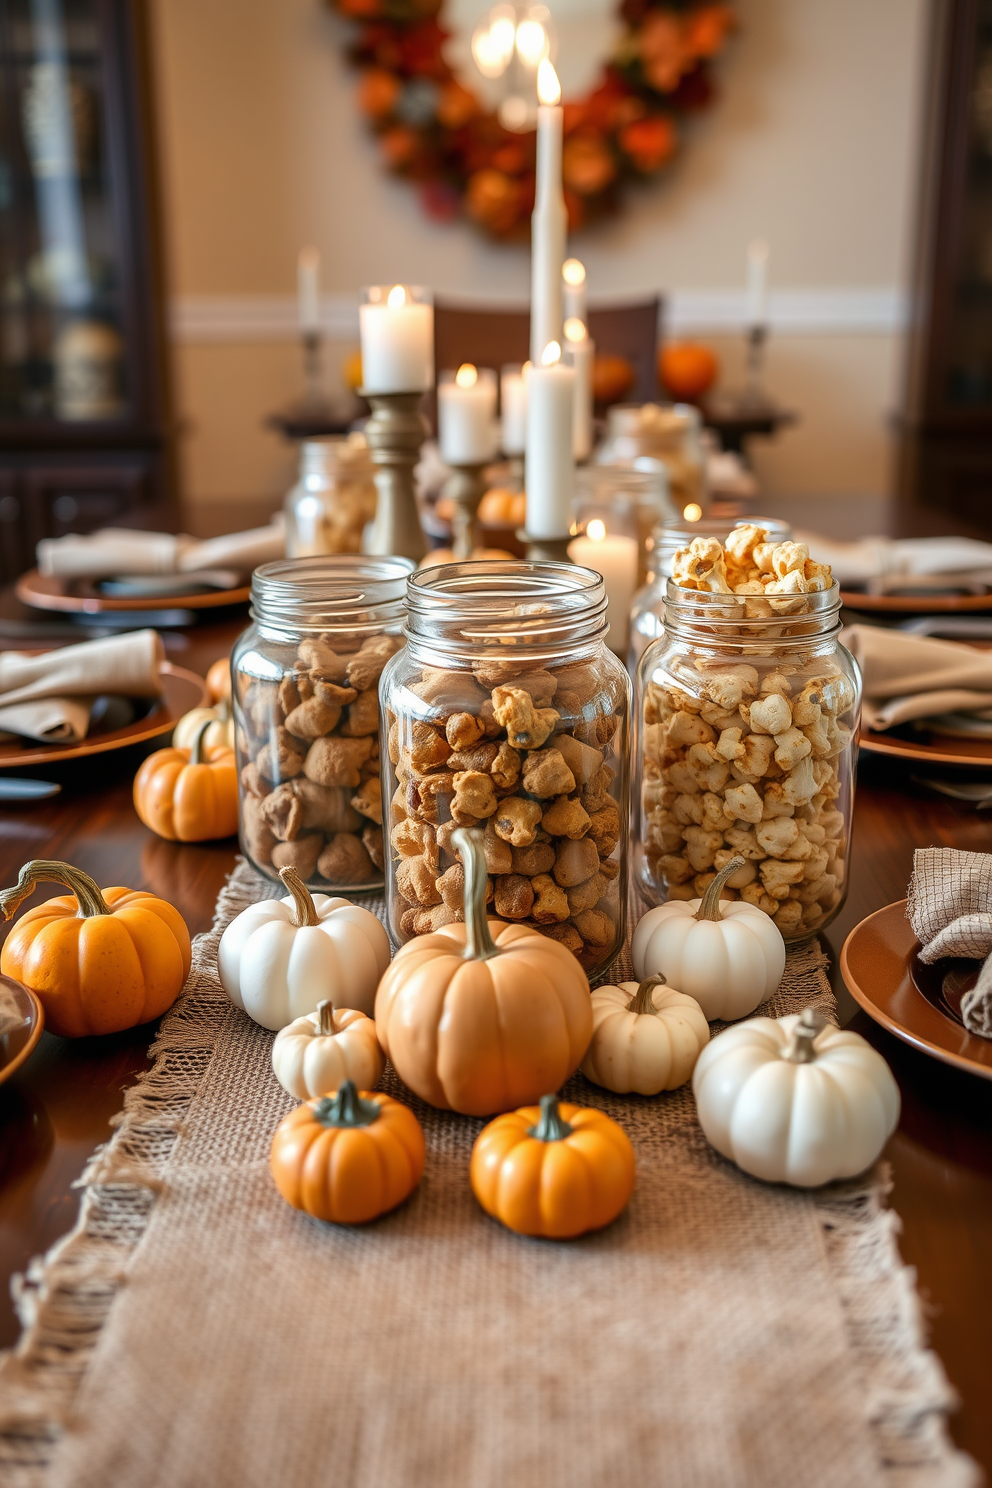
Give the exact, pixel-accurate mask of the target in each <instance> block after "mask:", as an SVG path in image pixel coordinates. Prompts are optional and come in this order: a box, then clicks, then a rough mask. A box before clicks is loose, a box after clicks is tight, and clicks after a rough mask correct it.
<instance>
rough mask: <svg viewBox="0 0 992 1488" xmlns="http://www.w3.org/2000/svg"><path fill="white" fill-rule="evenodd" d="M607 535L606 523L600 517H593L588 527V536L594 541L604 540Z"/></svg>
mask: <svg viewBox="0 0 992 1488" xmlns="http://www.w3.org/2000/svg"><path fill="white" fill-rule="evenodd" d="M605 536H606V523H605V522H601V521H600V520H599V518H598V517H593V519H592V521H591V522H590V523H589V524H588V526H587V527H586V537H591V538H592V540H593V542H602V541H603V538H604V537H605Z"/></svg>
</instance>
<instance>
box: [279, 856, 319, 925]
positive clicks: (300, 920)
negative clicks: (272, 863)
mask: <svg viewBox="0 0 992 1488" xmlns="http://www.w3.org/2000/svg"><path fill="white" fill-rule="evenodd" d="M279 877H280V878H281V879H282V881H283V883H284V884H285V885H286V887H287V889H288V890H289V892H290V893H291V894H292V896H293V898H294V899H295V900H296V927H297V929H300V928H301V927H302V926H304V925H319V924H320V917H319V915H318V914H317V906H316V905H315V904H314V902H313V898H312V897H311V894H310V890H309V889H308V888H307V886H306V884H305V883H304V882H303V880H302V878H301V877H300V875H299V874H298V873H297V871H296V869H295V868H280V869H279Z"/></svg>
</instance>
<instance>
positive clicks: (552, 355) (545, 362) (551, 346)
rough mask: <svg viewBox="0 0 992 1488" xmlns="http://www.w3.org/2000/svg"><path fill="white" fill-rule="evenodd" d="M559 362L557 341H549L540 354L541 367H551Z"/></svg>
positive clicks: (559, 351) (559, 354)
mask: <svg viewBox="0 0 992 1488" xmlns="http://www.w3.org/2000/svg"><path fill="white" fill-rule="evenodd" d="M560 361H561V347H560V346H559V345H558V342H557V341H549V342H548V344H547V346H546V347H545V348H544V350H543V351H542V353H541V366H542V367H553V366H554V365H555V363H556V362H560Z"/></svg>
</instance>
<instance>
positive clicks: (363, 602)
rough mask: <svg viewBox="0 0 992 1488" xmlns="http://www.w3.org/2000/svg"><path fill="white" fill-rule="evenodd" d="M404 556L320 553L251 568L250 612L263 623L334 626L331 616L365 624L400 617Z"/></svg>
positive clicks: (408, 567) (406, 570)
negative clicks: (253, 569) (309, 556)
mask: <svg viewBox="0 0 992 1488" xmlns="http://www.w3.org/2000/svg"><path fill="white" fill-rule="evenodd" d="M413 566H414V565H413V562H412V560H411V559H409V558H397V557H382V558H379V557H371V556H366V555H364V554H353V553H337V554H321V555H318V556H315V557H311V558H284V559H279V560H277V561H276V562H274V563H263V564H262V565H261V566H260V567H259V568H256V570H255V572H254V573H253V575H252V582H251V613H252V616H253V618H255V619H257V620H259V621H261V622H262V623H265V622H266V621H268V622H270V623H274V624H278V623H281V624H284V625H294V624H295V625H300V626H303V627H307V626H311V625H313V626H320V627H322V628H330V627H333V625H334V623H335V620H336V619H339V620H340V621H341V623H342V624H345V625H348V626H351V627H354V626H355V625H358V626H362V625H367V626H369V627H371V626H373V625H377V624H381V623H382V622H383V621H384V620H389V619H399V618H401V617H402V614H403V609H404V604H405V600H406V581H407V578H408V576H409V574H410V572H411V571H412V569H413Z"/></svg>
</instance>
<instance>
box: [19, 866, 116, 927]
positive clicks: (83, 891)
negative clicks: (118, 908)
mask: <svg viewBox="0 0 992 1488" xmlns="http://www.w3.org/2000/svg"><path fill="white" fill-rule="evenodd" d="M40 883H60V884H64V885H65V886H66V888H69V889H71V890H72V892H73V893H74V894H75V896H76V903H77V904H78V905H79V914H78V916H77V918H79V919H81V920H89V919H92V918H93V917H94V916H95V915H109V914H113V910H112V909H111V908H110V905H109V904H108V903H107V901H106V900H105V899H104V897H103V894H102V893H101V892H100V889H99V887H98V886H97V884H96V882H95V880H93V879H92V878H90V876H89V874H88V873H84V872H83V870H82V869H81V868H73V867H72V865H71V864H69V863H60V862H58V861H57V860H56V859H53V858H33V859H32V860H31V862H30V863H25V864H24V867H23V868H22V869H21V871H20V873H19V874H18V875H17V882H16V884H15V885H14V887H13V888H12V889H3V890H0V914H2V915H3V917H4V919H5V920H9V919H11V917H12V916H13V915H15V914H16V913H17V911H18V909H19V908H20V906H21V904H22V903H23V902H24V900H25V899H26V898H27V897H28V895H29V894H31V893H33V892H34V889H35V887H36V885H37V884H40Z"/></svg>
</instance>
